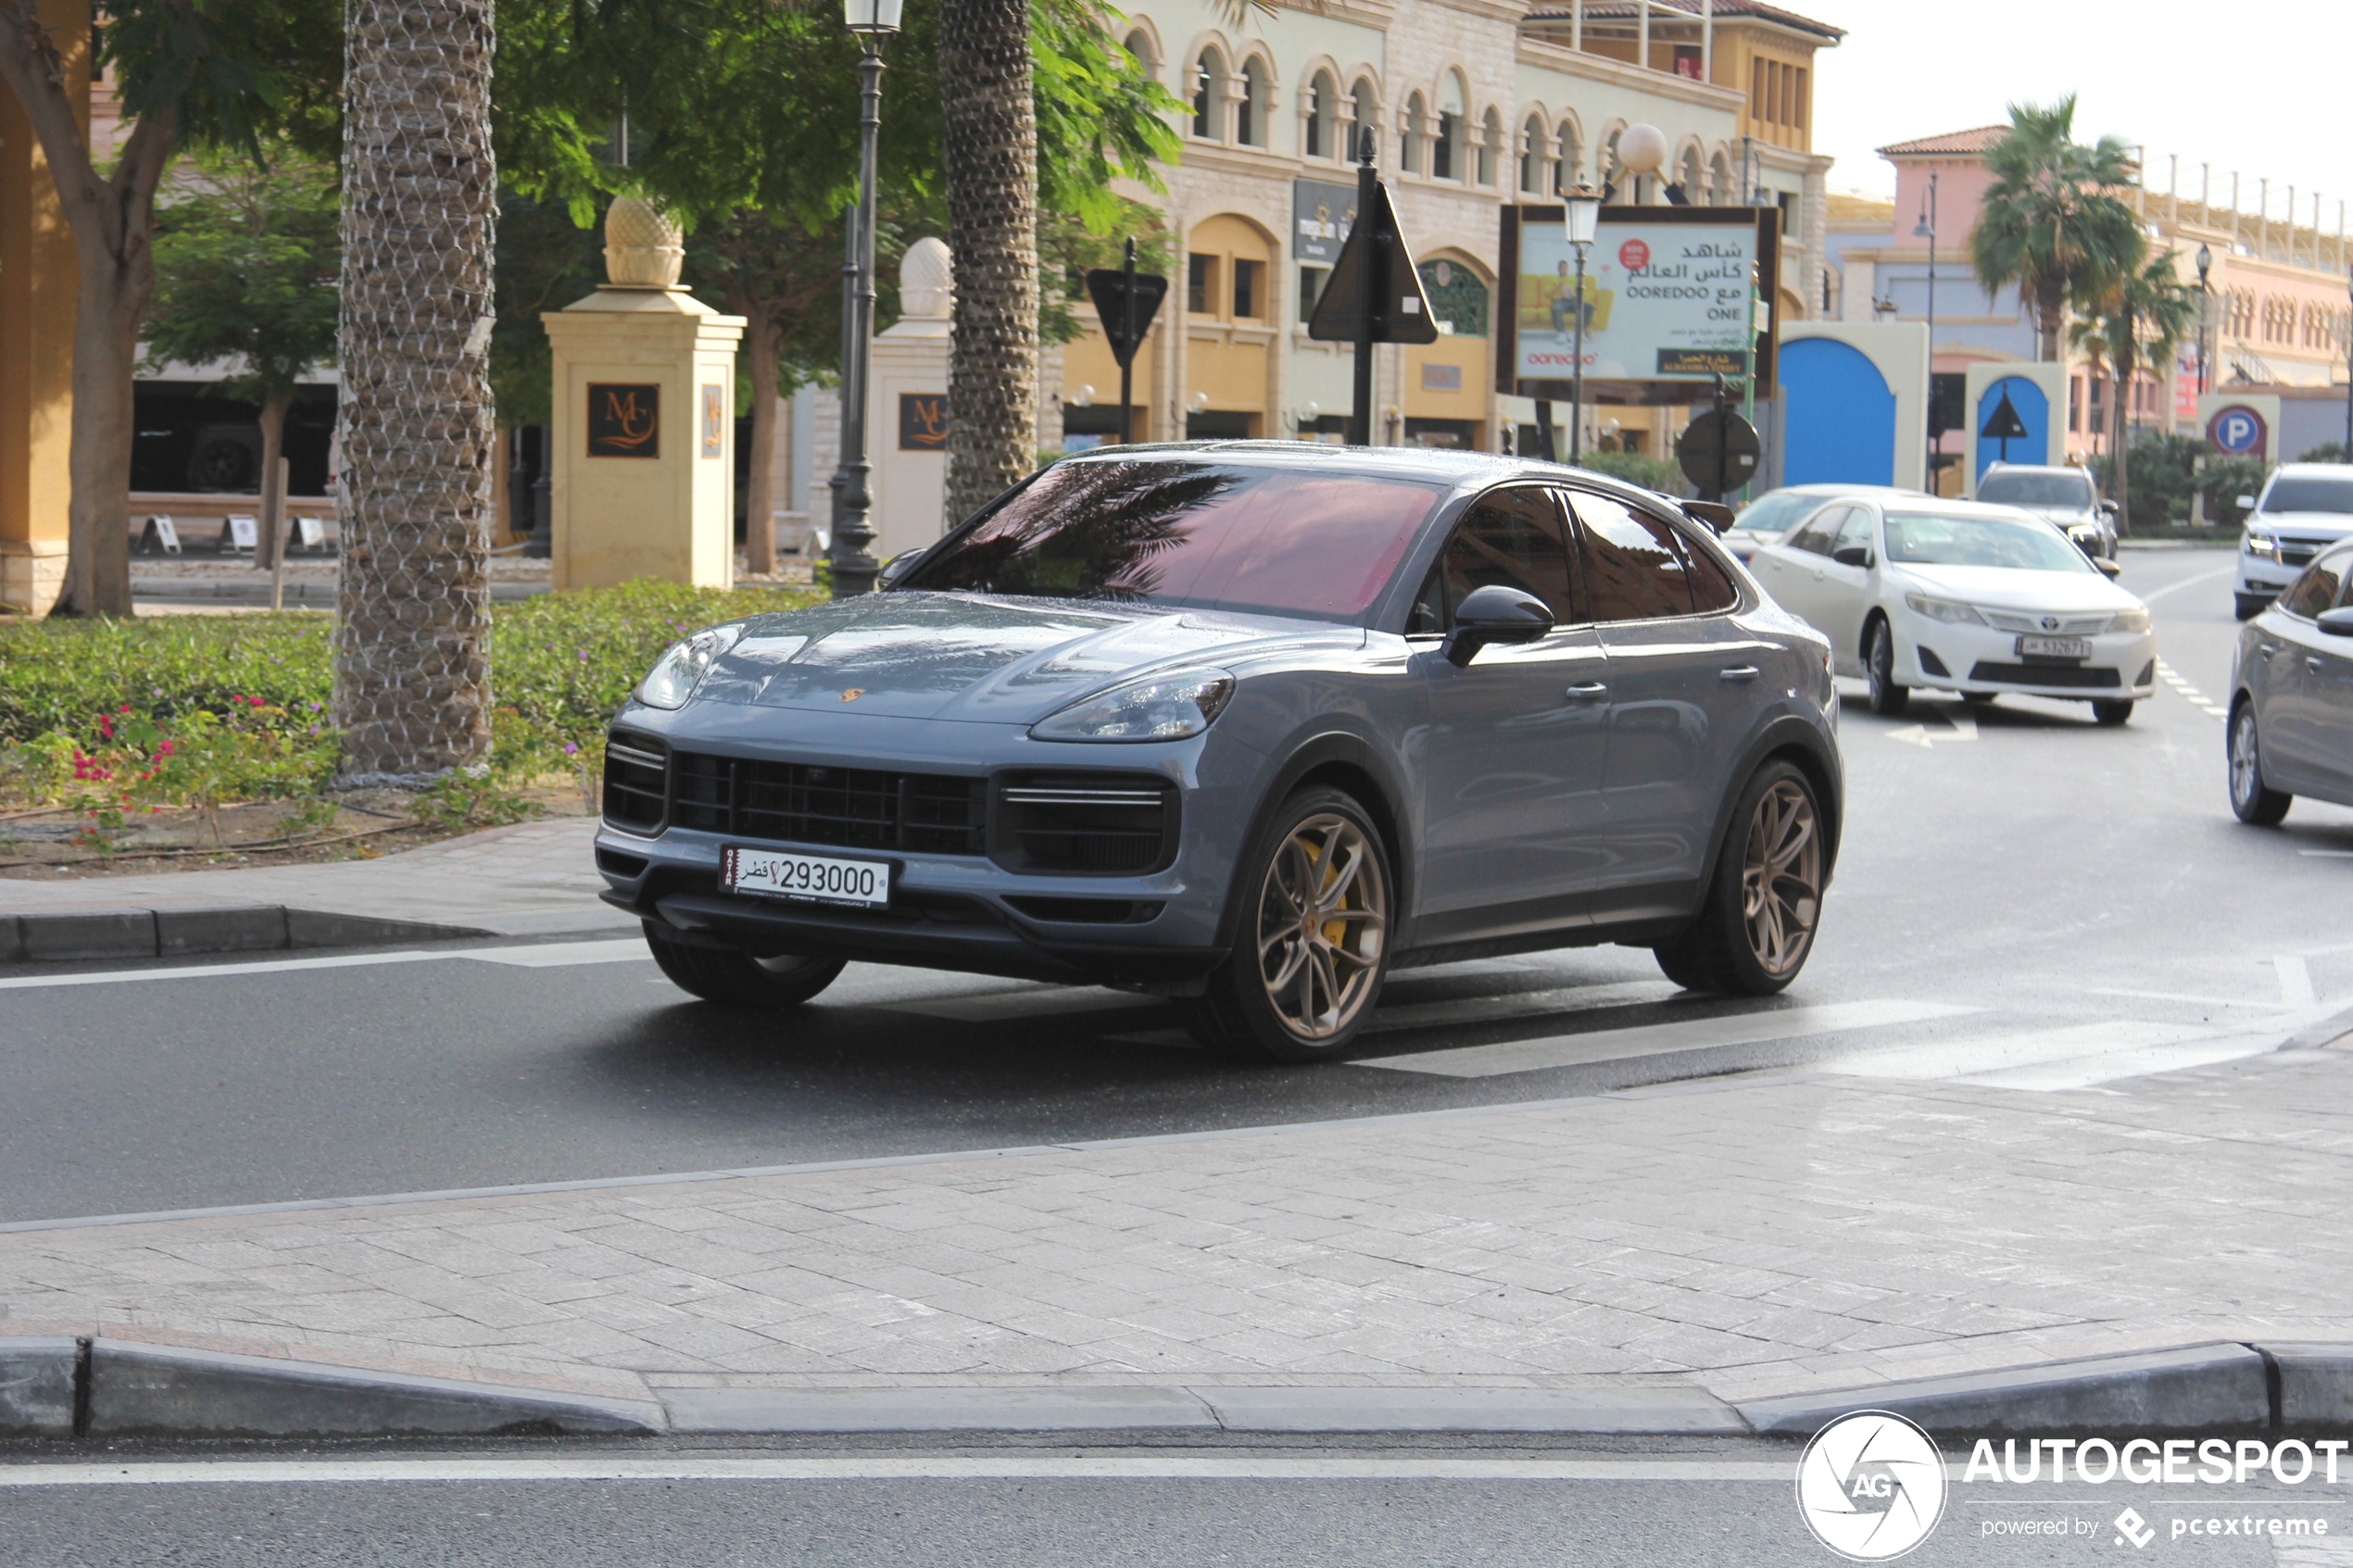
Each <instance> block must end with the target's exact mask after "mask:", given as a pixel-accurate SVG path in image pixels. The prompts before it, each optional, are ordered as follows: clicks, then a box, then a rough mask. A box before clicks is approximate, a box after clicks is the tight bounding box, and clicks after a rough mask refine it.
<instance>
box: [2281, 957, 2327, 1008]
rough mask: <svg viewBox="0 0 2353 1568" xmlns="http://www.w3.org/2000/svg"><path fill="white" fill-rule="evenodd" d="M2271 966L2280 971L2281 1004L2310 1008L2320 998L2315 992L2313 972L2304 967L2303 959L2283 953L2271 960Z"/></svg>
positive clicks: (2289, 1006)
mask: <svg viewBox="0 0 2353 1568" xmlns="http://www.w3.org/2000/svg"><path fill="white" fill-rule="evenodd" d="M2271 967H2272V968H2273V969H2274V970H2277V971H2278V972H2279V976H2280V1006H2282V1007H2284V1008H2309V1007H2310V1006H2311V1005H2312V1004H2313V1003H2314V1002H2316V1001H2318V1000H2319V999H2320V998H2319V997H2317V996H2316V995H2314V994H2313V990H2312V972H2311V971H2310V970H2309V969H2307V968H2305V967H2304V960H2302V959H2299V958H2297V957H2296V955H2295V954H2293V953H2283V954H2281V955H2280V956H2279V957H2278V958H2276V959H2273V960H2271Z"/></svg>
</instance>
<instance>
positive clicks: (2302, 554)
mask: <svg viewBox="0 0 2353 1568" xmlns="http://www.w3.org/2000/svg"><path fill="white" fill-rule="evenodd" d="M2320 553H2321V546H2318V545H2317V544H2307V543H2305V542H2304V541H2302V540H2300V539H2299V540H2287V539H2283V540H2281V541H2280V564H2281V565H2282V566H2307V565H2309V564H2310V563H2311V559H2312V558H2313V557H2314V556H2317V555H2319V554H2320Z"/></svg>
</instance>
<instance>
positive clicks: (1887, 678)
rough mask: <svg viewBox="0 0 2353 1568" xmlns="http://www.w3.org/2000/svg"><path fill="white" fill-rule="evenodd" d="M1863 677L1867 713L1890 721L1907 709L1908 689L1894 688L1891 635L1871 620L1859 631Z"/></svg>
mask: <svg viewBox="0 0 2353 1568" xmlns="http://www.w3.org/2000/svg"><path fill="white" fill-rule="evenodd" d="M1863 673H1864V674H1865V675H1866V676H1867V677H1869V680H1870V683H1871V711H1872V712H1874V713H1877V714H1880V715H1881V716H1883V717H1885V718H1889V719H1893V718H1894V717H1895V716H1896V715H1897V714H1899V713H1901V712H1903V711H1904V709H1906V708H1908V707H1909V706H1911V701H1912V693H1911V690H1910V688H1908V687H1906V686H1899V685H1897V684H1895V633H1894V632H1893V631H1891V630H1889V628H1888V624H1887V622H1886V621H1883V620H1881V619H1879V618H1878V617H1873V618H1872V621H1871V623H1870V624H1869V625H1868V626H1866V627H1864V628H1863Z"/></svg>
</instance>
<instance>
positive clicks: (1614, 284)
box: [1496, 207, 1780, 402]
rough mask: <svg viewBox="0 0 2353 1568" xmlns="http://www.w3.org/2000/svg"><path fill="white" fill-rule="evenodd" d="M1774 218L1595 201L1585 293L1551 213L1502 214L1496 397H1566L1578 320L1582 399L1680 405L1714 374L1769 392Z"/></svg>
mask: <svg viewBox="0 0 2353 1568" xmlns="http://www.w3.org/2000/svg"><path fill="white" fill-rule="evenodd" d="M1779 217H1780V214H1779V213H1778V212H1776V211H1775V210H1774V209H1772V208H1770V207H1604V208H1603V209H1602V213H1601V222H1600V226H1599V228H1598V229H1597V231H1596V237H1595V240H1594V243H1593V244H1592V245H1589V246H1587V247H1586V257H1585V292H1584V295H1583V298H1582V299H1581V301H1580V299H1579V296H1578V292H1577V252H1576V249H1575V247H1574V246H1572V245H1570V244H1569V243H1568V230H1567V220H1566V218H1565V216H1564V215H1563V214H1562V212H1561V209H1560V208H1559V207H1519V208H1508V207H1507V208H1505V209H1504V245H1503V268H1504V287H1505V289H1506V290H1508V291H1509V294H1510V295H1511V297H1510V298H1509V299H1508V301H1505V302H1503V308H1502V309H1501V310H1499V312H1498V315H1499V317H1500V318H1501V324H1502V327H1503V334H1504V343H1503V344H1502V345H1499V346H1500V348H1501V350H1502V352H1500V353H1499V354H1498V355H1497V357H1496V364H1497V370H1498V376H1497V380H1498V383H1499V385H1498V387H1497V390H1499V391H1503V392H1510V393H1517V394H1519V395H1522V396H1529V397H1539V396H1566V395H1567V386H1568V383H1569V380H1570V378H1571V376H1572V375H1573V374H1574V373H1575V360H1576V346H1575V345H1576V341H1577V317H1578V315H1579V311H1580V309H1581V311H1582V313H1583V315H1584V319H1585V344H1584V350H1585V383H1586V392H1587V395H1588V396H1589V397H1595V398H1598V399H1601V400H1606V401H1615V402H1675V401H1689V400H1690V397H1691V395H1692V390H1693V388H1694V387H1695V386H1705V385H1708V384H1711V383H1713V382H1714V381H1715V379H1716V378H1717V377H1718V376H1719V375H1720V376H1727V377H1731V378H1734V379H1739V378H1743V377H1746V376H1749V375H1750V374H1752V373H1754V374H1755V377H1756V379H1757V383H1758V384H1757V388H1756V395H1758V396H1760V397H1765V396H1770V395H1772V380H1773V367H1772V344H1773V323H1772V321H1771V320H1769V317H1768V319H1766V320H1763V321H1762V322H1761V324H1760V320H1759V317H1758V314H1757V313H1756V311H1755V308H1754V306H1755V303H1757V302H1762V303H1764V304H1765V306H1766V307H1767V310H1768V312H1769V310H1770V307H1771V303H1772V301H1773V300H1774V298H1775V295H1776V292H1777V291H1776V282H1777V278H1776V273H1777V268H1778V260H1779V256H1778V250H1779V246H1778V240H1779V232H1778V229H1777V227H1776V221H1777V220H1778V219H1779Z"/></svg>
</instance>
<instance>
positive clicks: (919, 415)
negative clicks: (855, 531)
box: [866, 238, 962, 560]
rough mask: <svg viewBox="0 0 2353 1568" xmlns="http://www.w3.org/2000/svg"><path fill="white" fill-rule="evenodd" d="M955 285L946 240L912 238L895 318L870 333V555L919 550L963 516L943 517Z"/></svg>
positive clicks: (902, 267)
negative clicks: (872, 501)
mask: <svg viewBox="0 0 2353 1568" xmlns="http://www.w3.org/2000/svg"><path fill="white" fill-rule="evenodd" d="M954 286H955V270H954V267H953V266H952V265H951V262H950V257H949V253H948V246H947V245H946V244H945V243H943V242H942V241H939V240H937V239H931V238H925V239H920V240H917V241H916V242H915V243H914V244H913V245H909V246H908V247H907V254H906V255H905V256H904V257H901V258H900V263H899V306H900V317H899V320H897V321H896V322H895V323H893V324H892V326H891V327H890V329H889V330H888V331H887V332H879V333H877V334H875V343H874V358H873V366H874V371H873V376H872V379H871V381H870V382H869V383H868V385H869V388H870V391H869V398H870V401H869V402H868V403H867V406H866V455H867V457H868V458H869V460H871V461H872V462H873V463H874V465H875V466H874V475H873V480H872V483H873V485H874V492H875V509H874V514H873V517H872V520H871V521H873V523H874V529H875V544H874V555H875V559H876V560H888V559H889V558H891V557H892V556H895V555H898V554H900V553H901V552H902V551H906V550H914V549H921V548H922V547H923V546H925V545H928V544H930V543H931V542H932V541H933V540H935V539H937V538H938V537H939V536H940V534H941V533H945V532H946V531H947V528H948V525H949V524H950V523H951V522H955V521H962V520H961V519H956V518H950V517H949V516H948V515H947V506H948V347H949V339H950V331H951V321H952V319H953V317H954V314H955V294H954Z"/></svg>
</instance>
